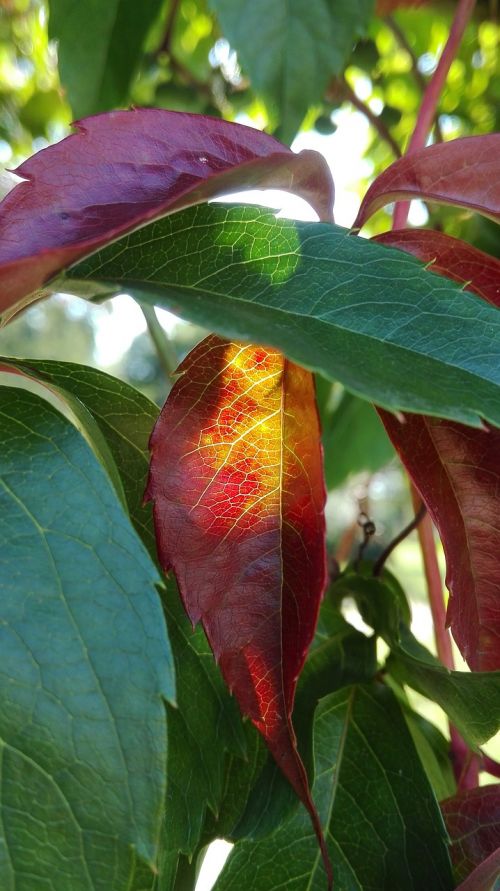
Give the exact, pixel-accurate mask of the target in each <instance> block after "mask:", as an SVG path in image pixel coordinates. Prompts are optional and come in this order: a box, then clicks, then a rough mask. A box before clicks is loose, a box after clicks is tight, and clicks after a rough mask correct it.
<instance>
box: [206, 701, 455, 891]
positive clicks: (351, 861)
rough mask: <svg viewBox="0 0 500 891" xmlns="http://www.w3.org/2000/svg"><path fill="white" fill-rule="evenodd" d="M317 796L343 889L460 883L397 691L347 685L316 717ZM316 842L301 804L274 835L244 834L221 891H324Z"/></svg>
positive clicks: (386, 890) (434, 888)
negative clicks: (255, 839) (258, 837)
mask: <svg viewBox="0 0 500 891" xmlns="http://www.w3.org/2000/svg"><path fill="white" fill-rule="evenodd" d="M314 751H315V775H316V779H315V783H314V787H313V795H314V799H315V802H316V804H317V806H318V809H319V812H320V814H321V817H322V822H323V824H324V825H325V827H326V833H327V843H328V848H329V851H330V856H331V859H332V862H333V870H334V881H335V888H336V889H338V891H362V889H366V891H368V889H377V891H394V889H396V888H397V889H400V888H401V889H402V888H404V889H405V891H406V889H408V891H410V889H414V891H421V889H423V888H425V889H426V891H444V889H447V891H448V889H451V888H452V887H453V882H452V877H451V869H450V863H449V858H448V854H447V849H446V832H445V829H444V826H443V823H442V819H441V815H440V812H439V807H438V805H437V802H436V800H435V798H434V795H433V793H432V790H431V788H430V786H429V783H428V780H427V778H426V776H425V774H424V772H423V769H422V766H421V764H420V761H419V759H418V756H417V753H416V751H415V748H414V746H413V743H412V740H411V737H410V734H409V732H408V729H407V727H406V724H405V721H404V719H403V716H402V714H401V711H400V708H399V705H398V703H397V700H396V699H395V697H394V695H393V694H392V693H391V691H390V690H388V689H387V688H385V687H381V686H373V687H346V688H344V689H342V690H339V691H338V692H337V693H333V694H331V695H330V696H328V697H326V698H325V699H323V700H322V701H321V702H320V704H319V706H318V709H317V712H316V717H315V722H314ZM324 887H325V876H324V873H323V870H322V866H321V863H320V858H319V856H318V851H317V845H316V844H315V838H314V835H313V833H312V831H311V828H310V826H309V824H308V821H307V816H306V813H305V811H303V809H302V808H301V809H300V810H299V811H298V812H297V813H296V814H295V815H294V816H293V817H292V818H291V819H290V820H288V821H287V822H286V823H285V824H283V826H282V827H281V828H280V829H278V831H277V832H275V833H274V834H273V835H272V836H270V837H269V839H265V840H264V841H261V842H256V843H255V842H249V841H245V842H241V843H240V844H238V845H237V846H236V848H235V849H234V851H233V853H232V854H231V856H230V858H229V860H228V863H227V865H226V868H225V869H224V870H223V872H222V875H221V877H220V879H219V881H218V882H217V884H216V886H215V888H216V891H236V889H238V891H240V889H241V888H245V891H269V889H270V888H286V889H287V891H316V889H317V891H323V889H324Z"/></svg>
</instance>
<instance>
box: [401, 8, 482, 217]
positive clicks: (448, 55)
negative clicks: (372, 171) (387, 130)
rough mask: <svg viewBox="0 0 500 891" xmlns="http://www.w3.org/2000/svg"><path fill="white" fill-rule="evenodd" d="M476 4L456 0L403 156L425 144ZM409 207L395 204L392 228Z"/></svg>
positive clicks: (405, 204) (402, 203) (403, 202)
mask: <svg viewBox="0 0 500 891" xmlns="http://www.w3.org/2000/svg"><path fill="white" fill-rule="evenodd" d="M475 4H476V0H459V2H458V5H457V9H456V12H455V15H454V18H453V22H452V25H451V29H450V33H449V36H448V40H447V41H446V44H445V47H444V49H443V52H442V53H441V58H440V59H439V62H438V65H437V68H436V70H435V72H434V74H433V75H432V77H431V79H430V81H429V83H428V85H427V88H426V90H425V93H424V96H423V99H422V104H421V106H420V110H419V113H418V116H417V123H416V124H415V129H414V131H413V134H412V137H411V139H410V144H409V145H408V148H407V150H406V153H405V154H406V155H411V154H413V152H417V151H418V150H419V149H422V148H424V146H425V144H426V142H427V137H428V135H429V132H430V130H431V127H432V122H433V120H434V118H435V115H436V109H437V105H438V102H439V98H440V96H441V93H442V91H443V87H444V85H445V82H446V78H447V76H448V72H449V70H450V66H451V63H452V62H453V60H454V58H455V56H456V54H457V51H458V48H459V46H460V43H461V41H462V37H463V35H464V31H465V29H466V27H467V24H468V22H469V19H470V17H471V15H472V12H473V10H474V6H475ZM409 207H410V204H409V202H408V201H400V202H398V203H397V204H396V206H395V208H394V216H393V224H392V228H393V229H404V227H405V226H406V221H407V219H408V210H409Z"/></svg>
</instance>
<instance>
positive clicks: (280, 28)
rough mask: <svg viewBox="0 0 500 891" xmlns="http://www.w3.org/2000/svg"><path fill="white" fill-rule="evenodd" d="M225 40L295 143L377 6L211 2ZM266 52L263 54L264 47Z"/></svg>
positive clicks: (295, 0)
mask: <svg viewBox="0 0 500 891" xmlns="http://www.w3.org/2000/svg"><path fill="white" fill-rule="evenodd" d="M210 5H211V6H212V8H213V9H214V11H215V12H216V14H217V17H218V19H219V21H220V23H221V26H222V31H223V34H224V36H225V37H226V38H227V39H228V40H229V43H230V44H231V46H232V47H234V49H235V50H236V51H237V52H238V57H239V59H240V60H241V63H242V65H243V67H244V70H245V73H246V74H248V75H249V77H250V79H251V82H252V87H253V88H254V90H255V91H256V92H257V93H259V94H260V95H262V96H264V98H266V99H267V100H268V101H269V102H270V105H271V109H272V114H276V115H278V119H279V120H280V128H279V131H280V135H281V138H282V139H283V140H284V141H285V142H291V141H292V139H293V137H294V136H295V134H296V132H297V130H298V129H299V127H300V124H301V123H302V121H303V119H304V116H305V115H306V112H307V110H308V108H309V107H310V106H311V105H317V104H320V103H321V101H322V99H323V93H324V90H325V87H326V86H327V84H328V81H329V80H330V78H331V77H332V75H337V74H341V72H342V71H343V70H344V66H345V63H346V62H347V59H348V56H349V55H350V53H351V50H352V47H353V45H354V43H355V41H356V38H357V37H360V36H361V35H362V34H363V33H364V32H365V31H366V26H367V24H368V21H369V19H370V17H371V14H372V12H373V7H374V0H334V2H333V0H274V2H273V3H272V4H269V3H268V0H253V2H252V3H247V2H246V0H210ZM263 46H265V48H266V49H265V52H262V47H263Z"/></svg>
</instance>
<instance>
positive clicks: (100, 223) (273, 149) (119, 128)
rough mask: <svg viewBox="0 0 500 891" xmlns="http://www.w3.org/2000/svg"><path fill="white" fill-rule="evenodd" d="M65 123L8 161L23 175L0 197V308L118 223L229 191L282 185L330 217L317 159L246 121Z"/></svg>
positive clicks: (162, 114) (116, 231)
mask: <svg viewBox="0 0 500 891" xmlns="http://www.w3.org/2000/svg"><path fill="white" fill-rule="evenodd" d="M75 127H76V133H74V134H73V135H71V136H68V137H67V138H66V139H63V140H62V142H59V143H57V144H56V145H52V146H50V147H49V148H46V149H44V150H43V151H41V152H38V154H36V155H34V156H33V157H32V158H30V159H29V160H28V161H26V162H25V163H24V164H22V165H21V166H20V167H19V168H18V170H17V171H16V172H17V173H18V174H19V176H22V177H25V179H26V180H27V182H23V183H19V184H18V185H17V186H16V187H15V188H14V189H13V190H12V191H11V192H10V193H9V194H8V195H7V196H6V198H5V199H4V200H3V202H2V203H1V205H0V211H1V212H0V285H1V290H0V294H1V296H0V312H3V311H4V310H6V309H7V308H9V307H10V306H11V305H12V304H13V303H15V302H16V301H17V300H18V299H20V298H22V297H24V296H25V295H28V294H31V293H32V292H33V291H34V290H36V289H37V288H40V287H41V286H42V285H43V284H44V283H45V282H46V281H48V279H50V278H51V277H52V276H53V275H54V274H55V273H57V272H58V271H59V270H61V269H62V268H64V267H65V266H68V265H70V264H71V263H74V262H75V261H76V260H77V259H79V258H81V257H83V256H84V255H86V254H88V253H90V252H92V251H94V250H96V249H97V248H98V247H100V246H102V245H103V244H106V243H107V242H109V241H110V240H112V239H114V238H117V237H118V236H119V235H121V234H123V233H124V232H127V231H130V230H132V229H134V228H137V227H138V226H139V225H142V224H144V223H145V222H146V221H148V220H152V219H154V218H156V217H160V216H165V214H167V213H171V212H172V211H174V210H179V209H180V208H181V207H186V206H188V205H192V204H197V203H199V202H202V201H206V200H208V199H209V198H213V197H214V196H215V195H221V194H223V193H227V192H230V191H231V190H232V191H234V190H235V189H238V190H240V189H248V188H257V187H260V188H270V187H273V188H281V189H285V190H287V191H292V192H294V193H295V194H298V195H301V196H302V197H303V198H305V199H306V201H309V202H310V204H311V205H312V206H313V207H314V209H315V210H316V211H317V213H318V215H319V216H320V218H322V219H331V215H332V205H333V183H332V179H331V176H330V172H329V168H328V166H327V164H326V161H325V160H324V158H323V157H322V156H321V155H319V154H318V153H317V152H312V151H304V152H300V154H298V155H296V154H294V153H293V152H292V151H291V150H290V149H289V148H287V147H286V146H284V145H282V144H281V143H280V142H278V141H277V140H276V139H274V138H273V137H272V136H268V135H267V134H266V133H261V132H260V131H258V130H254V129H253V128H251V127H244V126H243V125H241V124H232V123H228V122H227V121H223V120H220V119H217V118H209V117H205V116H203V115H190V114H184V113H181V112H174V111H163V110H160V109H138V110H134V111H115V112H111V113H109V114H102V115H96V116H95V117H91V118H86V119H85V120H84V121H79V122H78V123H77V124H76V125H75Z"/></svg>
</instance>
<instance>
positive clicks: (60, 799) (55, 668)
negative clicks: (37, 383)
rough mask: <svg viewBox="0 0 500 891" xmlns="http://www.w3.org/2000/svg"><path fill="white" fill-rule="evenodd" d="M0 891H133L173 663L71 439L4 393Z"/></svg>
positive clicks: (143, 567)
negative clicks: (0, 853) (1, 855)
mask: <svg viewBox="0 0 500 891" xmlns="http://www.w3.org/2000/svg"><path fill="white" fill-rule="evenodd" d="M0 415H1V425H0V439H1V448H0V540H1V550H0V592H1V596H0V604H1V606H0V609H1V622H0V666H1V670H0V702H1V708H0V753H1V778H0V806H1V811H0V813H1V828H0V832H1V834H2V836H3V843H4V846H5V847H4V850H5V851H6V858H5V859H3V860H0V870H1V872H0V887H1V888H2V891H4V889H5V891H14V889H15V891H18V889H19V891H34V889H35V888H36V889H37V891H38V889H42V888H44V889H45V888H47V889H49V888H50V889H51V891H68V889H71V891H139V889H141V891H145V889H148V888H151V887H152V883H153V871H152V867H154V864H155V861H156V856H157V847H158V840H159V832H160V823H161V813H162V807H163V801H164V795H165V785H166V776H165V765H166V754H167V753H166V743H167V739H166V729H167V728H166V713H165V702H164V701H163V700H164V699H165V698H170V699H171V698H172V696H173V692H174V680H173V672H172V668H171V665H172V660H171V655H170V648H169V643H168V638H167V634H166V628H165V622H164V619H163V615H162V611H161V604H160V601H159V598H158V596H157V593H156V590H155V583H156V582H157V572H156V569H155V567H154V565H153V563H152V562H151V560H150V558H149V557H148V555H147V553H146V551H145V550H144V548H143V546H142V544H141V542H140V540H139V538H138V537H137V535H136V534H135V532H134V530H133V528H132V526H131V525H130V522H129V520H128V518H127V517H126V515H125V513H124V511H123V509H122V507H121V505H120V503H119V501H118V500H117V498H116V494H115V492H114V490H113V488H112V486H111V484H110V482H109V479H108V477H107V475H106V474H105V473H104V471H103V469H102V468H101V466H100V465H99V463H98V461H97V460H96V458H95V455H94V453H93V452H92V450H91V449H90V448H89V446H88V444H87V443H86V442H85V440H84V439H83V438H82V436H81V435H80V433H79V432H78V431H77V430H76V428H75V427H74V426H73V424H71V423H70V422H69V421H68V420H66V419H65V418H63V417H62V415H60V413H59V412H58V411H57V410H56V409H55V408H53V407H52V406H51V405H49V404H48V403H46V402H45V401H44V400H43V399H41V398H40V397H39V396H37V395H35V394H33V393H29V392H27V391H25V390H21V389H16V388H10V387H1V388H0Z"/></svg>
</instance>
